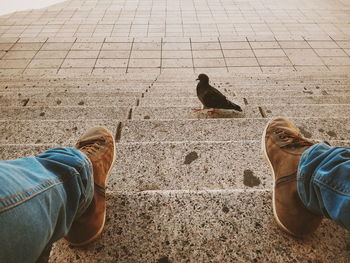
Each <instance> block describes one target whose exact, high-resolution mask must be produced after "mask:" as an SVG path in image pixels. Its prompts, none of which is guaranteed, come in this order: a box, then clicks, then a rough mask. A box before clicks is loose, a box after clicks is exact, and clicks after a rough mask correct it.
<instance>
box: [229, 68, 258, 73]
mask: <svg viewBox="0 0 350 263" xmlns="http://www.w3.org/2000/svg"><path fill="white" fill-rule="evenodd" d="M227 69H228V71H229V72H231V73H261V69H260V67H240V66H237V67H230V66H228V67H227Z"/></svg>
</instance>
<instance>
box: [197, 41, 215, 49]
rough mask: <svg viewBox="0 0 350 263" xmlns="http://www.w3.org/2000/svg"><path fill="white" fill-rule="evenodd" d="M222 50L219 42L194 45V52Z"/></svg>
mask: <svg viewBox="0 0 350 263" xmlns="http://www.w3.org/2000/svg"><path fill="white" fill-rule="evenodd" d="M210 49H221V47H220V44H219V42H208V43H192V50H210Z"/></svg>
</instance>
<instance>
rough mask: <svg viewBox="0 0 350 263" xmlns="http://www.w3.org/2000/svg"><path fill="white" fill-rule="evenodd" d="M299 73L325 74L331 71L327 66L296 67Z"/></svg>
mask: <svg viewBox="0 0 350 263" xmlns="http://www.w3.org/2000/svg"><path fill="white" fill-rule="evenodd" d="M294 68H295V69H296V70H297V71H301V72H325V71H329V69H328V68H327V67H326V66H294Z"/></svg>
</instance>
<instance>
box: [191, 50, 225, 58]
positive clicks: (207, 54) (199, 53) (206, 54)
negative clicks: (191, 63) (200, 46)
mask: <svg viewBox="0 0 350 263" xmlns="http://www.w3.org/2000/svg"><path fill="white" fill-rule="evenodd" d="M192 55H193V58H194V59H197V58H222V57H223V55H222V51H221V50H193V51H192Z"/></svg>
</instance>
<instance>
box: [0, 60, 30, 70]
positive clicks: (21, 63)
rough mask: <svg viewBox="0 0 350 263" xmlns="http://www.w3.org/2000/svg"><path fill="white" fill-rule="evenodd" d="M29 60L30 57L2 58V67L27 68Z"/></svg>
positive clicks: (0, 61)
mask: <svg viewBox="0 0 350 263" xmlns="http://www.w3.org/2000/svg"><path fill="white" fill-rule="evenodd" d="M29 62H30V60H29V59H2V60H0V69H16V68H17V69H19V68H25V67H26V66H27V65H28V63H29Z"/></svg>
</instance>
